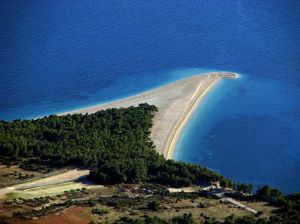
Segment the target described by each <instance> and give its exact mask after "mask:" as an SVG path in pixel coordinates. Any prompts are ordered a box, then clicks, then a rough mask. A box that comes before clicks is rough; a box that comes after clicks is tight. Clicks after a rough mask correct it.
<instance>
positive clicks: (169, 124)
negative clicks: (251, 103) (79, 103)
mask: <svg viewBox="0 0 300 224" xmlns="http://www.w3.org/2000/svg"><path fill="white" fill-rule="evenodd" d="M237 77H238V75H237V74H235V73H230V72H209V73H203V74H198V75H194V76H190V77H187V78H184V79H181V80H178V81H175V82H172V83H169V84H166V85H163V86H160V87H157V88H154V89H151V90H148V91H145V92H141V93H139V94H137V95H133V96H130V97H127V98H123V99H119V100H115V101H112V102H108V103H104V104H99V105H96V106H92V107H85V108H81V109H77V110H72V111H67V112H64V113H59V114H58V115H66V114H76V113H77V114H78V113H82V114H85V113H88V114H90V113H95V112H97V111H99V110H105V109H109V108H121V107H123V108H124V107H130V106H138V105H139V104H140V103H148V104H152V105H155V106H156V107H157V108H158V112H156V113H155V115H154V119H153V126H152V128H151V134H150V138H151V140H152V141H153V143H154V145H155V147H156V151H157V152H158V153H159V154H162V155H163V156H164V157H165V158H166V159H172V156H173V151H174V149H175V145H176V142H177V140H178V137H179V135H180V133H181V131H182V128H183V127H184V125H185V124H186V122H187V121H188V120H189V118H190V116H191V114H192V113H193V112H194V110H195V108H196V107H197V105H198V104H199V103H200V102H201V100H202V99H203V97H204V96H205V95H206V94H207V93H208V92H209V90H211V89H212V88H213V87H214V86H215V85H216V84H217V83H218V82H219V81H220V80H222V79H224V78H229V79H230V78H237Z"/></svg>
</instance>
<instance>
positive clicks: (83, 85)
mask: <svg viewBox="0 0 300 224" xmlns="http://www.w3.org/2000/svg"><path fill="white" fill-rule="evenodd" d="M298 21H300V2H299V1H296V0H295V1H293V0H291V1H288V2H283V1H279V0H274V1H258V0H257V1H242V0H241V1H221V0H217V1H204V0H203V1H202V0H199V1H179V0H178V1H176V0H165V1H138V0H133V1H130V3H128V2H125V1H104V0H101V1H93V0H92V1H88V2H82V1H79V0H75V1H45V0H39V1H37V0H36V1H30V2H28V1H25V0H24V1H21V0H11V1H1V2H0V61H1V63H0V119H4V120H13V119H19V118H34V117H38V116H42V115H47V114H51V113H57V112H63V111H68V110H70V109H76V108H80V107H84V106H90V105H95V104H98V103H102V102H107V101H110V100H112V99H119V98H122V97H126V96H130V95H133V94H136V93H139V92H141V91H144V90H148V89H151V88H154V87H157V86H160V85H163V84H166V83H169V82H171V81H174V80H177V79H180V78H183V77H186V76H189V75H193V74H195V73H198V72H203V71H211V70H218V71H220V70H222V71H232V72H237V73H240V74H241V78H240V79H237V80H226V81H222V82H221V83H220V84H219V85H218V86H217V88H215V90H213V92H211V93H209V95H208V96H207V97H206V99H205V101H204V102H203V103H202V104H201V107H199V109H198V110H197V111H196V112H195V113H194V115H193V118H192V119H191V120H190V122H189V123H188V124H187V126H186V127H185V128H184V131H183V132H182V135H181V136H180V140H179V143H178V145H177V148H176V152H175V158H176V159H178V160H184V161H192V162H197V163H200V164H202V165H204V166H208V167H209V168H212V169H215V170H217V171H219V172H220V173H222V174H224V175H225V176H227V177H230V178H232V179H233V180H236V181H244V182H252V183H254V184H256V185H260V184H271V185H272V186H274V187H278V188H280V189H281V190H283V191H285V192H292V191H297V190H298V191H299V189H300V181H299V179H300V176H299V173H300V162H299V158H300V136H299V135H300V127H299V126H300V88H299V87H300V76H299V74H300V63H299V61H300V26H299V22H298Z"/></svg>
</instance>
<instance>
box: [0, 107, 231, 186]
mask: <svg viewBox="0 0 300 224" xmlns="http://www.w3.org/2000/svg"><path fill="white" fill-rule="evenodd" d="M156 111H157V108H156V107H155V106H151V105H148V104H140V105H139V106H138V107H130V108H121V109H108V110H105V111H99V112H97V113H95V114H85V115H82V114H74V115H66V116H54V115H51V116H48V117H44V118H40V119H36V120H15V121H13V122H5V121H1V122H0V159H1V161H2V162H5V163H9V162H18V163H19V164H20V166H21V167H22V168H25V169H29V170H40V169H48V168H51V167H65V166H84V167H90V168H92V171H91V173H90V178H91V179H92V180H95V181H97V182H99V183H106V184H113V183H122V182H128V183H135V182H139V181H151V182H156V183H161V184H166V185H172V186H188V185H190V184H192V183H200V182H208V181H212V180H221V183H222V184H224V185H231V181H229V180H227V179H225V178H223V177H222V176H220V175H218V174H217V173H215V172H213V171H210V170H208V169H207V168H202V167H200V166H198V165H192V164H185V163H182V162H175V161H171V160H165V159H164V158H163V157H162V156H161V155H158V153H157V152H156V151H155V146H154V145H153V142H152V141H151V139H150V137H149V136H150V128H151V126H152V119H153V116H154V113H155V112H156Z"/></svg>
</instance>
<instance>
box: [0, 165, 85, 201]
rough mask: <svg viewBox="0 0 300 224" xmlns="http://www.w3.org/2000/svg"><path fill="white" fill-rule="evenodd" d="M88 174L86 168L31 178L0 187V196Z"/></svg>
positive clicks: (74, 179)
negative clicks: (28, 180)
mask: <svg viewBox="0 0 300 224" xmlns="http://www.w3.org/2000/svg"><path fill="white" fill-rule="evenodd" d="M88 174H89V170H87V169H73V170H69V171H66V172H64V173H60V174H56V175H53V176H49V177H46V178H41V179H37V180H33V181H30V182H26V183H22V184H17V185H14V186H11V187H6V188H3V189H0V198H1V197H2V196H4V195H5V194H7V193H10V192H12V191H14V190H26V189H31V188H36V187H42V186H49V185H55V184H61V183H66V182H70V181H76V180H78V179H79V178H85V177H87V175H88Z"/></svg>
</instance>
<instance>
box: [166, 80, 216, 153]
mask: <svg viewBox="0 0 300 224" xmlns="http://www.w3.org/2000/svg"><path fill="white" fill-rule="evenodd" d="M220 80H221V78H220V79H217V80H214V81H213V82H212V83H210V84H209V86H208V87H207V89H206V90H205V91H204V92H201V91H198V92H197V94H196V98H195V99H194V100H193V102H191V103H190V105H189V108H188V110H187V111H186V114H185V116H183V117H181V119H180V120H178V125H177V126H176V127H174V129H173V135H172V136H169V138H170V140H169V141H170V142H169V145H168V146H167V149H166V159H173V154H174V150H175V146H176V143H177V141H178V138H179V136H180V134H181V131H182V129H183V127H184V126H185V125H186V123H187V122H188V121H189V119H190V117H191V115H192V114H193V112H194V111H195V109H196V108H197V106H198V105H199V104H200V103H201V100H202V99H203V98H204V97H205V95H206V94H207V93H208V92H209V91H210V90H211V89H212V88H213V87H214V86H215V85H217V84H218V83H219V81H220Z"/></svg>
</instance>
